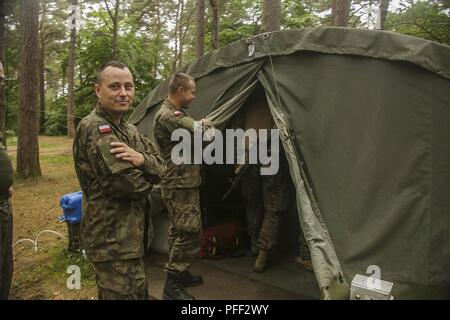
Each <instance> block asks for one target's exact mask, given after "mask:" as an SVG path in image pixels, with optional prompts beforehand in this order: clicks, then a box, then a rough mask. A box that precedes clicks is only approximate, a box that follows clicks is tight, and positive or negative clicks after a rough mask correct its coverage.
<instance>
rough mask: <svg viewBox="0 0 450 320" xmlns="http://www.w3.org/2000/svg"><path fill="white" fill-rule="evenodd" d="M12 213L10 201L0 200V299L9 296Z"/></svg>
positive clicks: (11, 263)
mask: <svg viewBox="0 0 450 320" xmlns="http://www.w3.org/2000/svg"><path fill="white" fill-rule="evenodd" d="M12 233H13V215H12V207H11V202H10V201H9V200H0V299H1V300H5V299H8V297H9V291H10V288H11V282H12V276H13V269H14V268H13V252H12Z"/></svg>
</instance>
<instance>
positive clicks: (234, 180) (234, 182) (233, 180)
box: [222, 163, 251, 201]
mask: <svg viewBox="0 0 450 320" xmlns="http://www.w3.org/2000/svg"><path fill="white" fill-rule="evenodd" d="M250 166H251V164H249V163H247V164H245V165H244V166H243V167H242V169H241V170H239V173H238V174H237V175H236V176H235V177H231V178H228V181H230V183H231V186H230V188H228V190H227V192H226V193H225V194H224V196H223V197H222V201H223V200H225V199H226V198H227V197H228V195H229V194H230V193H231V191H233V189H234V188H236V186H237V185H238V184H239V182H240V181H241V179H242V177H243V176H244V175H245V173H246V172H247V170H248V168H249V167H250Z"/></svg>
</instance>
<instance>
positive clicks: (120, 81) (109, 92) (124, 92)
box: [95, 67, 134, 116]
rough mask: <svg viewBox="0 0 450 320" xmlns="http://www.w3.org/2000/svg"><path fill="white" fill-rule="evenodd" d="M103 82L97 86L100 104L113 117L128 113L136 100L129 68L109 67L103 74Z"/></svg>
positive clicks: (96, 90)
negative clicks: (134, 99)
mask: <svg viewBox="0 0 450 320" xmlns="http://www.w3.org/2000/svg"><path fill="white" fill-rule="evenodd" d="M101 79H102V81H101V82H100V84H96V85H95V93H96V94H97V97H98V99H99V101H100V104H101V105H102V106H103V107H104V108H105V109H107V110H108V111H109V112H110V113H111V114H112V115H114V116H120V115H122V114H124V113H125V112H127V111H128V109H129V108H130V105H131V104H132V103H133V98H134V83H133V76H132V75H131V72H130V70H128V68H125V69H119V68H115V67H107V68H106V69H105V70H103V72H102V73H101Z"/></svg>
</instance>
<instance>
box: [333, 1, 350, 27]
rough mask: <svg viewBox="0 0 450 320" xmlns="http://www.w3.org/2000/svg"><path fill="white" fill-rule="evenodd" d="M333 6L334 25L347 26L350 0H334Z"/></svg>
mask: <svg viewBox="0 0 450 320" xmlns="http://www.w3.org/2000/svg"><path fill="white" fill-rule="evenodd" d="M335 8H336V11H335V14H334V17H335V19H334V25H335V26H336V27H347V26H348V20H349V18H350V0H336V7H335Z"/></svg>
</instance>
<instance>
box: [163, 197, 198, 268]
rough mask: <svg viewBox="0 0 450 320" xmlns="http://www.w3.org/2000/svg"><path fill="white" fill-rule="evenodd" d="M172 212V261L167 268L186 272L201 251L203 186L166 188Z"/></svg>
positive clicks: (170, 249) (170, 236) (168, 205)
mask: <svg viewBox="0 0 450 320" xmlns="http://www.w3.org/2000/svg"><path fill="white" fill-rule="evenodd" d="M161 191H162V192H161V193H162V198H163V201H164V204H165V205H166V208H167V211H168V213H169V220H170V223H169V261H168V262H167V264H166V265H165V267H164V269H165V270H166V271H167V272H171V273H176V274H179V273H182V272H184V271H187V270H189V269H190V268H191V266H192V262H193V261H194V258H195V255H196V254H197V253H198V251H199V250H200V240H201V236H202V219H201V212H200V190H199V188H184V189H182V188H180V189H162V190H161Z"/></svg>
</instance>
